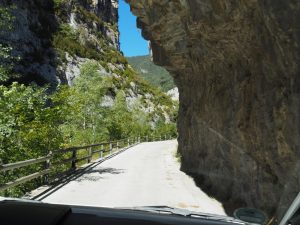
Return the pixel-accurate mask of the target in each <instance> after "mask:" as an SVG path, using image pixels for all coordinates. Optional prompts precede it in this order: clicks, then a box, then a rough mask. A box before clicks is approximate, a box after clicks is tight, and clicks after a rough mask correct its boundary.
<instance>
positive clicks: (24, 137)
mask: <svg viewBox="0 0 300 225" xmlns="http://www.w3.org/2000/svg"><path fill="white" fill-rule="evenodd" d="M66 104H67V103H66V102H64V101H63V100H58V98H57V97H54V96H53V98H52V96H49V95H47V94H46V93H45V89H43V88H38V87H36V86H28V87H26V86H25V85H20V84H18V83H13V84H12V85H11V86H9V87H5V86H0V108H1V111H0V158H1V160H2V162H3V163H10V162H16V161H22V160H25V159H31V158H36V157H39V156H45V155H47V154H48V153H49V151H51V150H54V149H57V148H58V147H59V146H60V145H61V144H62V142H63V139H62V135H61V132H60V129H59V126H60V124H61V123H62V121H63V119H64V113H65V107H60V105H66ZM39 169H41V165H38V166H31V167H29V168H26V169H20V170H14V171H11V172H9V174H4V175H3V174H0V181H1V182H0V184H3V183H5V182H7V181H9V180H11V179H13V178H14V179H15V178H17V177H20V176H24V175H28V173H30V172H32V171H34V170H39ZM32 185H34V184H33V183H31V185H30V186H31V187H32ZM27 189H28V186H21V187H20V188H17V189H12V190H11V192H10V195H15V194H18V193H22V192H23V191H26V190H27Z"/></svg>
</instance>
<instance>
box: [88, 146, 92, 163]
mask: <svg viewBox="0 0 300 225" xmlns="http://www.w3.org/2000/svg"><path fill="white" fill-rule="evenodd" d="M88 156H89V157H88V163H90V162H91V161H92V147H89V148H88Z"/></svg>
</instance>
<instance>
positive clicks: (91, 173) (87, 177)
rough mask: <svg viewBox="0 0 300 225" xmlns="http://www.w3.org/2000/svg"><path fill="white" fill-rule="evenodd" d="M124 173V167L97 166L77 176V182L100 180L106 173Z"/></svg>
mask: <svg viewBox="0 0 300 225" xmlns="http://www.w3.org/2000/svg"><path fill="white" fill-rule="evenodd" d="M120 173H124V170H123V169H115V168H102V169H101V168H97V169H94V168H93V169H91V170H88V171H86V172H85V173H84V174H83V175H82V176H80V177H79V178H77V179H76V180H75V182H83V181H98V180H100V179H104V178H103V176H101V175H104V174H120Z"/></svg>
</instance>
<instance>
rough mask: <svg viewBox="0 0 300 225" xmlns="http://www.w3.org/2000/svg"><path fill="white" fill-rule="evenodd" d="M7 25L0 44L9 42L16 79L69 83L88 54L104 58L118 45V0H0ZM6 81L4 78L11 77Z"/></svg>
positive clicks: (96, 58)
mask: <svg viewBox="0 0 300 225" xmlns="http://www.w3.org/2000/svg"><path fill="white" fill-rule="evenodd" d="M0 7H4V8H7V9H9V13H11V15H12V17H13V24H12V29H8V30H6V31H5V32H3V31H1V33H0V43H1V44H2V45H4V46H5V45H9V46H11V47H12V54H13V56H14V59H17V58H18V59H19V60H14V61H13V62H12V64H13V72H14V73H15V74H19V76H18V77H17V78H13V79H12V80H11V81H14V80H17V81H19V82H21V83H30V82H35V83H37V84H39V85H44V84H51V85H54V86H56V85H57V84H58V83H63V84H70V85H71V84H72V80H73V79H74V77H75V76H77V75H78V74H79V70H80V65H81V64H83V63H84V62H85V61H87V60H88V59H95V60H102V61H105V55H107V52H108V51H109V50H111V49H119V32H118V27H117V23H118V1H115V0H28V1H22V0H16V1H11V0H3V1H1V2H0ZM11 81H9V82H11Z"/></svg>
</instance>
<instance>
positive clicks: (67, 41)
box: [53, 24, 102, 62]
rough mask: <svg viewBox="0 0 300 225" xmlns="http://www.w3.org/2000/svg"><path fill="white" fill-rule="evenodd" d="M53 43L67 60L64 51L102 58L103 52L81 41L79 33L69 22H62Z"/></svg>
mask: <svg viewBox="0 0 300 225" xmlns="http://www.w3.org/2000/svg"><path fill="white" fill-rule="evenodd" d="M53 45H54V47H55V48H56V49H58V50H60V51H61V52H60V57H61V58H62V60H63V61H64V62H65V61H66V59H65V56H64V52H68V53H69V54H70V55H72V56H75V55H77V56H80V57H82V58H89V59H95V60H101V59H102V57H101V54H100V53H98V52H97V51H96V50H95V49H94V48H92V47H89V46H85V45H83V44H81V43H80V41H79V37H78V34H77V33H76V32H75V31H74V30H73V28H72V27H71V26H70V25H69V24H62V25H61V26H60V28H59V31H58V32H57V33H56V34H55V35H54V37H53Z"/></svg>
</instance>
